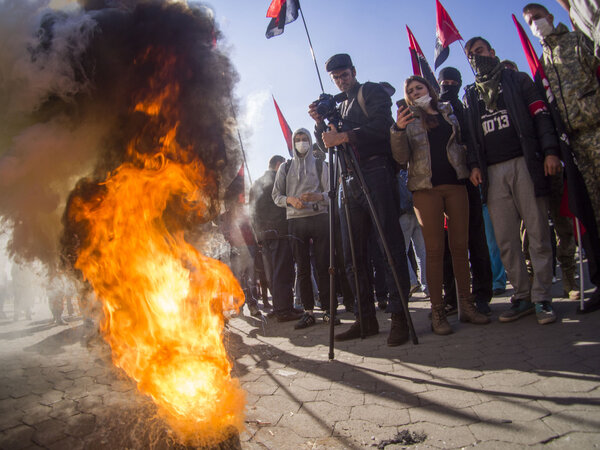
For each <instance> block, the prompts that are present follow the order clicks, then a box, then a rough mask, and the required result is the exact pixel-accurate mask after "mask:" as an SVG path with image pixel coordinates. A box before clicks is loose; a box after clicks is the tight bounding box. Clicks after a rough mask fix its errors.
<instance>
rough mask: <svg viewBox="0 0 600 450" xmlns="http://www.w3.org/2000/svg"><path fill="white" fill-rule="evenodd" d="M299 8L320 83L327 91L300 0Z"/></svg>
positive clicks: (323, 90) (323, 91)
mask: <svg viewBox="0 0 600 450" xmlns="http://www.w3.org/2000/svg"><path fill="white" fill-rule="evenodd" d="M298 9H299V10H300V16H302V23H303V24H304V30H306V37H307V38H308V45H309V47H310V54H311V55H312V59H313V62H314V63H315V69H317V76H318V77H319V84H320V85H321V92H322V93H325V89H324V88H323V81H321V72H319V65H318V64H317V58H316V57H315V50H314V49H313V45H312V41H311V39H310V34H309V32H308V27H307V26H306V20H304V12H302V7H301V6H300V2H298Z"/></svg>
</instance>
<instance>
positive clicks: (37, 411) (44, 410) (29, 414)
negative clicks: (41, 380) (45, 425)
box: [23, 404, 52, 425]
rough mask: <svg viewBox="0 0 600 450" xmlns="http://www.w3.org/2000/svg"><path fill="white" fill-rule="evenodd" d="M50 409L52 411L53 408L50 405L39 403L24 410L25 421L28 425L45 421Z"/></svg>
mask: <svg viewBox="0 0 600 450" xmlns="http://www.w3.org/2000/svg"><path fill="white" fill-rule="evenodd" d="M50 411H52V408H50V407H49V406H45V405H40V404H37V405H35V406H33V407H31V408H29V409H26V410H25V411H23V413H24V414H23V422H24V423H25V424H26V425H35V424H36V423H39V422H43V421H44V420H46V419H48V415H49V414H50Z"/></svg>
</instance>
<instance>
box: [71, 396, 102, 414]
mask: <svg viewBox="0 0 600 450" xmlns="http://www.w3.org/2000/svg"><path fill="white" fill-rule="evenodd" d="M102 405H103V403H102V397H100V396H99V395H89V396H87V397H83V398H82V399H79V400H78V401H77V402H76V405H75V408H76V410H77V411H79V412H88V413H93V410H94V409H95V408H97V407H99V406H102Z"/></svg>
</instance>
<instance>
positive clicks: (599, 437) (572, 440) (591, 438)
mask: <svg viewBox="0 0 600 450" xmlns="http://www.w3.org/2000/svg"><path fill="white" fill-rule="evenodd" d="M545 447H546V448H560V449H563V448H574V449H575V448H577V449H579V448H600V433H580V432H572V433H568V434H565V435H563V436H560V437H557V438H556V439H553V440H552V441H550V442H548V443H547V444H546V445H545Z"/></svg>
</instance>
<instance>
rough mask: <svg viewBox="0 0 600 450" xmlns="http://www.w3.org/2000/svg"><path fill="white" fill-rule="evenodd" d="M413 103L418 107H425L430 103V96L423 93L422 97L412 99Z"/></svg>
mask: <svg viewBox="0 0 600 450" xmlns="http://www.w3.org/2000/svg"><path fill="white" fill-rule="evenodd" d="M413 103H414V104H415V105H416V106H418V107H419V108H427V107H428V106H429V104H430V103H431V96H430V95H429V94H427V95H424V96H423V97H419V98H417V99H415V100H413Z"/></svg>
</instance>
